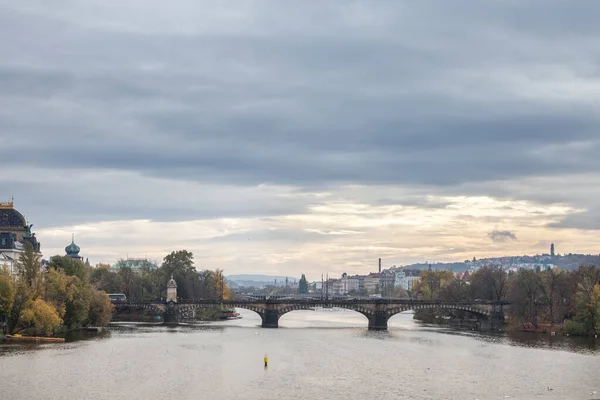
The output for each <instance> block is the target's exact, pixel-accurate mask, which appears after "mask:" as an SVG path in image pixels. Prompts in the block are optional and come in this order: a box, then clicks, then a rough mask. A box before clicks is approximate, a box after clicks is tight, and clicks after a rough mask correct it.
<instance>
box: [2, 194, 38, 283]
mask: <svg viewBox="0 0 600 400" xmlns="http://www.w3.org/2000/svg"><path fill="white" fill-rule="evenodd" d="M32 226H33V225H31V224H28V223H27V221H26V220H25V217H24V216H23V214H21V213H20V212H19V211H17V210H16V209H15V208H14V201H9V202H4V203H0V267H2V266H6V268H8V270H9V272H10V274H11V276H13V277H14V276H15V275H16V274H17V270H16V262H17V261H18V260H19V256H20V255H21V253H22V252H23V249H24V248H25V244H26V243H30V244H31V245H32V246H33V249H34V251H36V252H37V253H39V252H40V248H41V244H40V243H39V242H38V241H37V238H36V237H35V233H32V232H31V227H32Z"/></svg>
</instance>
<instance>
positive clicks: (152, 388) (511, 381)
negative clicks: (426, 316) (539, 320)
mask: <svg viewBox="0 0 600 400" xmlns="http://www.w3.org/2000/svg"><path fill="white" fill-rule="evenodd" d="M239 311H240V313H241V314H242V315H243V317H244V318H243V319H241V320H234V321H223V322H212V323H206V324H204V325H200V326H178V327H174V328H170V327H165V326H150V325H144V324H133V323H123V324H115V325H112V326H110V327H109V331H108V332H106V333H104V334H101V335H98V336H96V337H91V338H88V339H87V340H72V341H67V342H65V343H62V344H41V345H15V344H10V345H8V344H0V398H1V399H7V400H8V399H11V400H25V399H27V400H29V399H102V400H103V399H107V400H108V399H111V400H117V399H123V400H137V399H156V398H172V399H178V400H186V399H190V400H191V399H194V400H198V399H240V400H245V399H260V400H266V399H278V400H281V399H328V400H329V399H331V400H337V399H344V400H351V399H357V400H359V399H360V400H366V399H481V400H483V399H507V398H511V399H600V339H597V340H595V341H594V340H588V339H581V340H576V339H573V338H562V337H557V336H553V337H551V336H547V335H546V336H537V335H534V334H521V335H489V334H488V335H486V334H481V333H476V332H459V331H455V330H452V329H448V328H440V327H433V326H428V325H424V324H420V323H418V322H417V321H414V320H413V319H412V314H410V313H403V314H399V315H397V316H395V317H393V318H392V319H391V320H390V323H389V331H387V332H369V331H368V330H367V329H366V326H367V321H366V318H365V317H363V316H362V315H360V314H357V313H354V312H352V311H346V310H335V309H334V310H322V311H297V312H292V313H289V314H286V315H284V316H283V317H282V318H281V320H280V328H279V329H261V328H260V327H259V325H260V318H259V317H258V316H257V315H256V314H254V313H252V312H249V311H244V310H239ZM265 354H268V357H269V366H268V368H266V369H265V368H264V365H263V357H264V355H265ZM549 389H551V390H549ZM593 392H597V393H593ZM509 396H510V397H509Z"/></svg>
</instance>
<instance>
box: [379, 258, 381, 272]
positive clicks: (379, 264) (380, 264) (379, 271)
mask: <svg viewBox="0 0 600 400" xmlns="http://www.w3.org/2000/svg"><path fill="white" fill-rule="evenodd" d="M379 273H381V258H380V259H379Z"/></svg>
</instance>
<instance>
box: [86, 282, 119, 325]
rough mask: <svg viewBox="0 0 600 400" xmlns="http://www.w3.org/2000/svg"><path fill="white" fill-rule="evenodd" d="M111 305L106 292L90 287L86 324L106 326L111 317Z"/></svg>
mask: <svg viewBox="0 0 600 400" xmlns="http://www.w3.org/2000/svg"><path fill="white" fill-rule="evenodd" d="M112 309H113V305H112V303H111V302H110V299H109V298H108V295H107V294H106V292H101V291H98V290H94V289H92V291H91V298H90V303H89V313H88V319H87V324H88V325H91V326H106V325H108V323H109V322H110V319H111V317H112Z"/></svg>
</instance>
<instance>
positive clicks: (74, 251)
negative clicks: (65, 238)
mask: <svg viewBox="0 0 600 400" xmlns="http://www.w3.org/2000/svg"><path fill="white" fill-rule="evenodd" d="M65 251H66V252H67V255H68V256H71V257H73V256H78V255H79V252H80V251H81V249H80V248H79V246H77V245H76V244H75V235H73V239H72V240H71V244H70V245H68V246H67V247H65Z"/></svg>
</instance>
